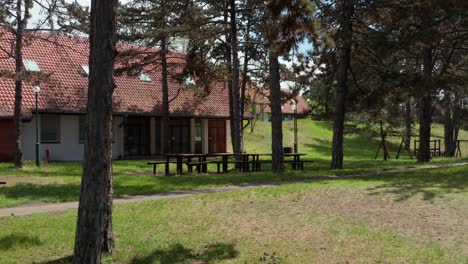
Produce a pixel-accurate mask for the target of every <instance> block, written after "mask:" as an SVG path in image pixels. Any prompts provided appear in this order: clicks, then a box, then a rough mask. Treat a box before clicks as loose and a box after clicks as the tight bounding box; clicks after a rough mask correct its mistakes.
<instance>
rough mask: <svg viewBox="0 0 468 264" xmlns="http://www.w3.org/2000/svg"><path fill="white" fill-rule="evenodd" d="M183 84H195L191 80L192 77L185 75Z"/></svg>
mask: <svg viewBox="0 0 468 264" xmlns="http://www.w3.org/2000/svg"><path fill="white" fill-rule="evenodd" d="M185 85H195V82H194V81H193V80H192V78H190V77H187V78H185Z"/></svg>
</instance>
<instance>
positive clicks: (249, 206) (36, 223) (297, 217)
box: [0, 166, 468, 264]
mask: <svg viewBox="0 0 468 264" xmlns="http://www.w3.org/2000/svg"><path fill="white" fill-rule="evenodd" d="M467 169H468V167H467V166H465V167H456V168H444V169H432V170H423V171H414V172H406V173H391V174H385V175H380V176H376V177H371V178H365V179H338V180H333V181H322V182H312V183H297V184H288V185H283V186H278V187H269V188H254V189H248V190H242V191H232V192H226V193H217V194H206V195H197V196H193V197H185V198H179V199H172V200H160V201H150V202H141V203H132V204H125V205H117V206H115V210H114V232H115V237H116V247H117V252H116V254H115V255H114V256H112V257H109V256H106V257H105V261H104V262H105V263H139V264H144V263H467V262H468V232H467V230H468V226H467V222H466V221H464V219H467V218H468V199H467V198H468V178H467V177H466V171H467ZM75 222H76V213H75V210H69V211H67V212H65V213H60V214H53V215H46V214H38V215H33V216H28V217H7V218H0V226H2V227H7V228H1V229H0V252H2V253H1V254H0V263H32V262H35V263H68V261H69V260H70V258H69V256H70V255H71V254H72V252H73V241H74V232H75Z"/></svg>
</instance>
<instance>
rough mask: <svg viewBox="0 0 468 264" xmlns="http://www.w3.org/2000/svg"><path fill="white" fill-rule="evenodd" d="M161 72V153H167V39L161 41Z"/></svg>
mask: <svg viewBox="0 0 468 264" xmlns="http://www.w3.org/2000/svg"><path fill="white" fill-rule="evenodd" d="M161 66H162V69H161V74H162V76H161V77H162V80H161V81H162V119H161V128H162V129H161V134H162V153H163V154H167V153H169V85H168V81H167V39H166V38H163V39H162V41H161Z"/></svg>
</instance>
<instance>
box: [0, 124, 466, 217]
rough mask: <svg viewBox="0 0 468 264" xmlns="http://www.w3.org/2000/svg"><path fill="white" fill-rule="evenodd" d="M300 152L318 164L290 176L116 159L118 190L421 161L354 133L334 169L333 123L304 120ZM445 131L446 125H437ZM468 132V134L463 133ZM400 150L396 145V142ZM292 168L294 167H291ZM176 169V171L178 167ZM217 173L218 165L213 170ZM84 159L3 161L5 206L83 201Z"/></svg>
mask: <svg viewBox="0 0 468 264" xmlns="http://www.w3.org/2000/svg"><path fill="white" fill-rule="evenodd" d="M299 131H300V134H299V148H300V149H299V151H300V152H305V153H307V154H308V155H307V156H306V159H312V160H314V161H315V162H314V163H307V164H306V168H305V171H304V172H300V171H291V170H288V172H287V173H286V174H284V175H273V174H271V173H270V172H269V169H268V167H267V166H266V167H265V168H264V172H262V173H248V174H241V173H229V174H220V175H217V174H204V175H197V174H192V175H183V176H170V177H166V176H162V175H161V174H159V175H158V176H153V175H152V174H151V168H150V167H149V166H147V165H146V161H143V160H130V161H115V163H114V193H115V194H116V195H117V196H126V195H138V194H154V193H161V192H169V191H177V190H190V189H195V188H208V187H214V186H226V185H242V184H248V183H259V182H270V181H286V180H299V179H309V178H314V177H318V176H324V175H343V174H349V173H356V172H363V171H370V170H382V169H390V168H401V167H414V166H419V165H424V164H418V163H416V161H415V160H410V159H409V157H407V156H405V155H404V156H403V157H402V159H400V160H395V159H392V160H390V161H382V160H380V159H379V160H374V159H373V156H374V155H375V151H376V147H377V143H376V142H375V141H374V140H373V139H369V138H368V137H367V136H365V135H363V134H348V135H346V139H345V169H344V170H336V171H335V170H329V156H330V145H331V138H332V131H331V127H330V124H329V123H327V122H320V121H312V120H300V122H299ZM435 131H436V132H437V133H440V132H441V131H440V129H438V130H437V129H435ZM284 132H285V133H284V139H285V146H292V142H293V137H292V135H293V130H292V122H291V121H287V122H285V123H284ZM463 133H465V132H463ZM270 134H271V133H270V124H269V123H265V122H257V126H256V129H255V130H254V133H250V130H248V131H247V132H246V135H245V148H246V151H247V152H261V153H262V152H264V153H266V152H269V148H270V145H271V137H270ZM391 147H392V150H393V154H395V148H396V145H392V146H391ZM460 161H466V159H443V158H438V159H434V160H433V161H432V162H431V163H452V162H460ZM288 169H289V168H288ZM173 170H174V169H173ZM210 170H211V171H215V168H214V167H211V168H210ZM80 178H81V163H79V162H52V163H49V164H43V165H42V166H41V167H40V168H37V167H36V166H35V165H34V163H32V162H27V163H26V166H25V167H24V168H23V169H21V170H16V169H14V168H13V166H12V164H11V163H0V181H2V180H4V181H7V183H8V184H7V185H5V186H1V187H0V208H1V207H11V206H16V205H20V204H26V203H31V202H61V201H73V200H77V199H78V197H79V191H80V180H81V179H80Z"/></svg>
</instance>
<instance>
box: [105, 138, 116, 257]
mask: <svg viewBox="0 0 468 264" xmlns="http://www.w3.org/2000/svg"><path fill="white" fill-rule="evenodd" d="M111 137H112V135H111ZM111 152H112V150H111ZM111 159H112V158H111ZM112 171H113V170H112V168H111V173H110V174H109V175H108V177H109V181H108V182H107V213H106V227H105V229H104V237H103V239H104V241H103V243H102V251H103V252H107V253H108V254H110V255H112V254H114V251H115V240H114V232H113V228H112V226H113V225H112V212H113V210H112V207H113V199H112V196H113V195H114V187H113V186H114V180H113V176H112V175H113V173H112Z"/></svg>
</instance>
